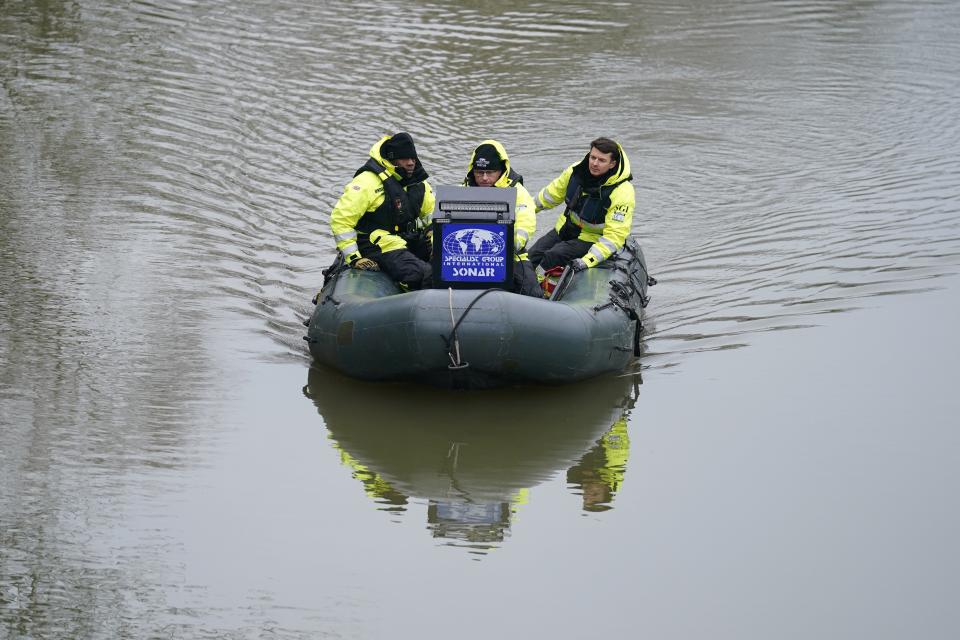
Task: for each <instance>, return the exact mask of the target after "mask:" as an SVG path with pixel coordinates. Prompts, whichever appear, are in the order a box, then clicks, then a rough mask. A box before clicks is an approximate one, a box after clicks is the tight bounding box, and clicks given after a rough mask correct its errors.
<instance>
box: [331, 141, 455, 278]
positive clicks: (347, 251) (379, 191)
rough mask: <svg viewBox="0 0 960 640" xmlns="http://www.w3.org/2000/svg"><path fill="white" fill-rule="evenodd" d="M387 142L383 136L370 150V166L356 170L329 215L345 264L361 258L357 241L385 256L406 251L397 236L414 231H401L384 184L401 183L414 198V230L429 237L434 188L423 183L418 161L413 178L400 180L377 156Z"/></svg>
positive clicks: (389, 166) (395, 170)
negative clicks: (422, 231)
mask: <svg viewBox="0 0 960 640" xmlns="http://www.w3.org/2000/svg"><path fill="white" fill-rule="evenodd" d="M389 139H390V136H384V137H383V138H381V139H380V140H378V141H377V142H376V143H375V144H374V145H373V146H372V147H371V148H370V158H371V160H372V162H371V161H368V162H367V164H365V165H364V166H363V167H361V168H360V169H358V171H357V173H356V174H355V175H354V178H353V180H351V181H350V182H349V183H348V184H347V186H346V187H345V188H344V190H343V195H342V196H340V199H339V200H337V204H336V205H334V207H333V211H332V212H331V213H330V229H331V231H333V238H334V241H335V242H336V243H337V249H339V250H340V251H341V252H342V253H343V255H344V256H345V257H346V259H347V261H348V262H352V261H353V260H354V259H356V258H359V257H360V256H361V252H360V247H359V245H358V244H357V239H358V237H361V236H366V238H367V239H368V240H369V241H370V242H371V243H372V244H374V245H376V246H377V247H379V248H380V251H382V252H384V253H386V252H388V251H396V250H398V249H405V248H406V247H407V243H406V241H405V240H404V239H403V238H402V237H400V234H401V233H407V232H410V231H413V229H408V228H407V229H405V228H401V226H402V225H401V224H400V221H399V220H398V219H397V217H398V216H397V211H396V207H395V206H394V205H393V203H391V202H390V201H389V200H387V198H386V197H385V188H384V182H385V181H387V180H395V181H401V185H402V188H403V191H404V192H406V193H408V194H416V195H415V197H414V198H412V199H411V203H412V204H413V206H414V207H415V208H416V209H417V210H416V211H413V212H410V214H411V221H412V223H413V224H414V225H415V227H416V228H417V229H421V230H426V231H427V232H428V233H429V231H430V224H431V222H432V218H433V207H434V203H435V200H436V198H435V197H434V194H433V188H432V187H431V186H430V183H429V182H427V181H426V178H427V172H426V171H424V169H423V167H422V166H421V164H420V161H419V160H417V166H416V169H415V170H414V175H413V177H412V178H410V179H407V180H401V175H402V174H401V173H399V172H398V171H397V168H396V167H395V166H394V165H393V164H392V163H391V162H390V161H389V160H386V159H385V158H384V157H383V156H382V155H381V153H380V147H381V146H382V145H383V143H384V142H386V141H387V140H389ZM378 165H379V166H378ZM421 185H422V192H421V191H420V189H421ZM421 193H422V195H421Z"/></svg>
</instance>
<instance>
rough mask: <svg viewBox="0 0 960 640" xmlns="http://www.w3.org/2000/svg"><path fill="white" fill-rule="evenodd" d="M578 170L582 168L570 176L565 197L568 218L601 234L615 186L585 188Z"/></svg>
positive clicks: (584, 227) (602, 185)
mask: <svg viewBox="0 0 960 640" xmlns="http://www.w3.org/2000/svg"><path fill="white" fill-rule="evenodd" d="M578 169H580V167H577V169H575V170H574V171H573V173H571V174H570V181H569V182H568V183H567V192H566V194H565V195H564V197H563V199H564V201H565V202H566V203H567V217H568V219H569V220H570V221H571V222H573V223H574V224H576V225H577V226H578V227H580V228H583V229H589V230H590V231H595V232H600V231H602V230H603V222H604V219H605V218H606V215H607V209H609V208H610V194H611V193H613V189H614V186H608V185H606V184H598V185H596V186H592V187H586V188H584V187H583V186H582V184H583V176H582V175H581V174H580V171H579V170H578ZM627 179H628V180H629V178H627Z"/></svg>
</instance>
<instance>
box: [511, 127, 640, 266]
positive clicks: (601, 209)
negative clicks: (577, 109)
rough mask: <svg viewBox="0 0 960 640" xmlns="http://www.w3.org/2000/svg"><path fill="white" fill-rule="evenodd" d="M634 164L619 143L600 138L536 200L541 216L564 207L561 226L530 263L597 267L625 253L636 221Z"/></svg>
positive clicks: (540, 245) (544, 239)
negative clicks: (613, 256)
mask: <svg viewBox="0 0 960 640" xmlns="http://www.w3.org/2000/svg"><path fill="white" fill-rule="evenodd" d="M632 179H633V176H632V175H631V173H630V161H629V160H628V159H627V154H626V153H624V151H623V148H622V147H621V146H620V144H619V143H617V142H615V141H613V140H611V139H610V138H597V139H596V140H594V141H593V142H591V143H590V151H589V152H587V154H586V155H585V156H584V157H583V159H582V160H580V161H579V162H576V163H574V164H572V165H570V166H569V167H567V168H566V169H565V170H564V171H563V173H561V174H560V175H559V176H557V177H556V178H555V179H554V180H553V182H551V183H550V184H548V185H547V186H546V187H544V188H543V189H541V190H540V193H538V194H537V197H536V199H535V203H536V209H537V212H540V211H542V210H544V209H552V208H553V207H555V206H557V205H559V204H560V203H561V202H563V203H566V209H565V210H564V212H563V213H562V214H560V217H559V218H558V219H557V223H556V225H554V228H553V229H552V230H550V231H549V232H548V233H547V234H546V235H544V236H543V237H542V238H540V239H539V240H537V242H536V243H534V245H533V248H531V249H530V253H529V256H530V262H532V263H533V264H534V265H539V266H540V267H542V268H543V269H544V270H550V269H552V268H553V267H558V266H561V267H562V266H566V265H568V264H569V265H570V266H571V267H572V268H573V270H574V271H582V270H583V269H588V268H590V267H595V266H597V265H598V264H600V263H601V262H603V261H604V260H606V259H607V258H609V257H610V256H611V255H613V254H614V253H616V252H617V251H619V250H620V249H621V248H623V243H624V242H625V241H626V239H627V236H628V235H630V225H631V223H632V222H633V209H634V204H635V195H634V190H633V185H632V184H630V181H631V180H632Z"/></svg>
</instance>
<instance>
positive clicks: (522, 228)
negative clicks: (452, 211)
mask: <svg viewBox="0 0 960 640" xmlns="http://www.w3.org/2000/svg"><path fill="white" fill-rule="evenodd" d="M463 184H464V186H469V187H502V188H510V187H513V188H514V189H516V191H517V199H516V204H515V205H514V219H515V221H514V224H513V250H514V264H513V287H512V289H511V290H512V291H513V292H514V293H520V294H523V295H526V296H535V297H537V298H542V297H543V289H541V288H540V284H539V282H538V281H537V272H536V271H535V270H534V268H533V265H531V264H530V261H529V260H528V259H527V254H526V251H525V247H526V245H527V241H528V240H529V239H530V236H531V235H533V232H534V231H536V229H537V216H536V212H535V211H534V204H533V198H532V197H531V196H530V192H529V191H527V189H526V188H525V187H524V186H523V176H521V175H520V174H519V173H517V172H516V171H514V170H513V169H511V168H510V158H509V157H508V156H507V150H506V149H505V148H504V146H503V145H502V144H500V143H499V142H497V141H496V140H484V141H483V142H481V143H480V145H479V146H477V148H476V149H474V150H473V154H472V155H471V156H470V166H469V167H468V168H467V176H466V177H465V178H464V179H463Z"/></svg>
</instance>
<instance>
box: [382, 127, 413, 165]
mask: <svg viewBox="0 0 960 640" xmlns="http://www.w3.org/2000/svg"><path fill="white" fill-rule="evenodd" d="M380 153H381V155H383V157H384V158H386V159H387V160H397V159H399V158H413V159H414V160H416V158H417V148H416V147H414V146H413V138H411V137H410V134H409V133H407V132H405V131H401V132H400V133H397V134H394V135H393V137H391V138H390V139H388V140H385V141H384V143H383V144H382V145H380Z"/></svg>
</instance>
